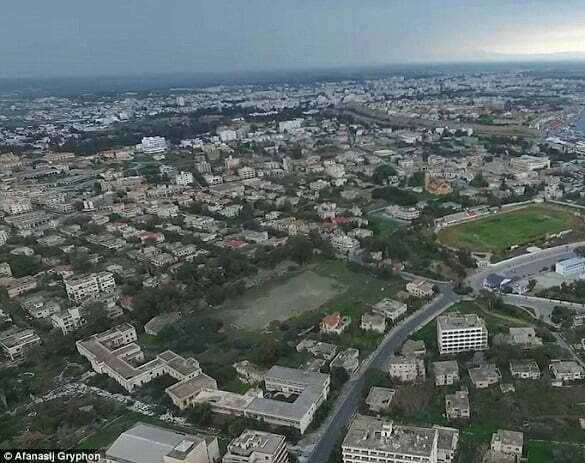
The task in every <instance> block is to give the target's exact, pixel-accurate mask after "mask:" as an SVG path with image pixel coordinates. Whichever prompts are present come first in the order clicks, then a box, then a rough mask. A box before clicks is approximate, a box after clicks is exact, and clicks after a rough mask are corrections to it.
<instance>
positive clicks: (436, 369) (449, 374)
mask: <svg viewBox="0 0 585 463" xmlns="http://www.w3.org/2000/svg"><path fill="white" fill-rule="evenodd" d="M433 373H434V375H435V386H446V385H451V384H455V383H458V382H459V381H460V378H459V364H458V363H457V360H446V361H444V362H433Z"/></svg>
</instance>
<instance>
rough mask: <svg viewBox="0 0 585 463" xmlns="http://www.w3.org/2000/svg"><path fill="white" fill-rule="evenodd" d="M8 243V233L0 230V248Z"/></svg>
mask: <svg viewBox="0 0 585 463" xmlns="http://www.w3.org/2000/svg"><path fill="white" fill-rule="evenodd" d="M7 241H8V232H7V231H6V230H2V229H0V246H3V245H5V244H6V242H7Z"/></svg>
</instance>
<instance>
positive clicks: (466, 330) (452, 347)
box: [437, 313, 488, 355]
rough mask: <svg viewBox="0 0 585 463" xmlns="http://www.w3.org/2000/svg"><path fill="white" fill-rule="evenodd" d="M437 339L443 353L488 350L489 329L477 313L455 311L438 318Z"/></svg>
mask: <svg viewBox="0 0 585 463" xmlns="http://www.w3.org/2000/svg"><path fill="white" fill-rule="evenodd" d="M437 340H438V343H439V352H440V353H441V355H443V354H457V353H459V352H466V351H478V350H486V349H487V348H488V331H487V328H486V326H485V322H484V321H483V320H482V319H481V318H479V317H478V316H477V315H474V314H465V315H462V314H459V313H453V314H448V315H442V316H440V317H439V318H438V319H437Z"/></svg>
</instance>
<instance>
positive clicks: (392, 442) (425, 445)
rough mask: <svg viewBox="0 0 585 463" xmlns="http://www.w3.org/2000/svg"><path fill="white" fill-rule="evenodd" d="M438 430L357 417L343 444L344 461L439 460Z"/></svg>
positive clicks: (433, 462)
mask: <svg viewBox="0 0 585 463" xmlns="http://www.w3.org/2000/svg"><path fill="white" fill-rule="evenodd" d="M438 443H439V430H438V429H434V428H432V429H430V428H419V427H414V426H399V425H395V424H394V423H393V422H392V421H391V420H386V419H383V418H374V417H371V416H358V417H356V418H355V419H354V420H353V422H352V424H351V426H350V428H349V431H348V432H347V435H346V436H345V439H344V441H343V444H342V452H343V462H344V463H363V462H365V461H376V462H377V463H412V462H417V463H438Z"/></svg>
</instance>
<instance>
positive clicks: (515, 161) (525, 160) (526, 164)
mask: <svg viewBox="0 0 585 463" xmlns="http://www.w3.org/2000/svg"><path fill="white" fill-rule="evenodd" d="M510 165H511V166H512V168H514V169H520V170H540V169H549V168H550V159H549V158H547V157H536V156H529V155H527V154H524V155H522V156H520V157H518V158H512V159H511V160H510Z"/></svg>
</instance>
